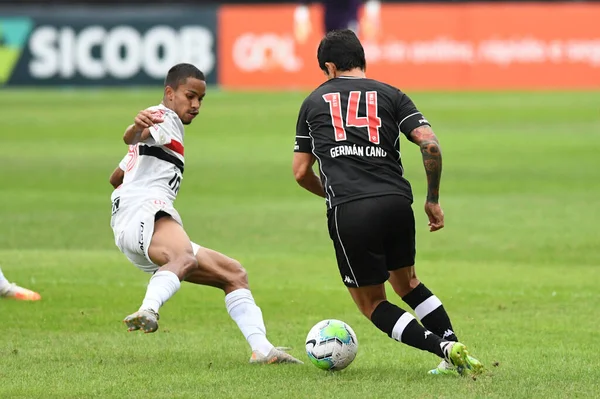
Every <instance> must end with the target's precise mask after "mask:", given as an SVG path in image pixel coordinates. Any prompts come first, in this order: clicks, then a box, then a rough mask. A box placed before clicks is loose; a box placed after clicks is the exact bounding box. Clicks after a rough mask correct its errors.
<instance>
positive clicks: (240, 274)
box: [227, 259, 248, 289]
mask: <svg viewBox="0 0 600 399" xmlns="http://www.w3.org/2000/svg"><path fill="white" fill-rule="evenodd" d="M228 270H230V272H229V273H228V276H227V285H228V286H229V288H230V289H240V288H248V272H246V269H245V268H244V267H243V266H242V264H241V263H240V262H238V261H237V260H235V259H232V260H231V264H230V265H229V267H228Z"/></svg>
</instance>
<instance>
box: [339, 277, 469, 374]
mask: <svg viewBox="0 0 600 399" xmlns="http://www.w3.org/2000/svg"><path fill="white" fill-rule="evenodd" d="M348 290H349V291H350V294H351V295H352V299H354V302H355V303H356V305H357V306H358V308H359V309H360V310H361V312H362V313H363V314H364V315H365V316H366V317H367V318H369V319H370V320H371V322H372V323H373V324H374V325H375V326H376V327H377V328H379V329H380V330H381V331H383V332H384V333H386V334H387V335H388V336H389V337H390V338H392V339H394V340H396V341H399V342H402V343H404V344H407V345H409V346H412V347H414V348H417V349H421V350H424V351H428V352H431V353H433V354H435V355H437V356H439V357H440V358H441V359H442V360H445V361H447V362H449V363H450V364H452V365H453V366H454V367H456V370H457V371H458V372H459V373H461V374H464V373H466V372H467V371H468V370H469V360H468V351H467V348H466V347H465V346H464V345H463V344H461V343H459V342H453V341H448V340H446V339H443V338H441V337H439V336H438V335H436V334H434V333H432V332H431V331H428V330H426V329H425V328H424V327H423V326H421V325H420V324H419V323H418V322H417V320H416V319H415V318H414V317H413V316H412V315H411V314H410V313H408V312H406V311H405V310H403V309H400V308H399V307H398V306H396V305H394V304H392V303H390V302H388V301H387V299H386V295H385V287H384V285H383V284H379V285H372V286H366V287H360V288H351V287H349V288H348Z"/></svg>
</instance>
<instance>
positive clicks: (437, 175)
mask: <svg viewBox="0 0 600 399" xmlns="http://www.w3.org/2000/svg"><path fill="white" fill-rule="evenodd" d="M410 141H412V142H413V143H415V144H416V145H418V146H419V147H420V148H421V154H422V155H423V165H424V166H425V173H426V174H427V201H426V202H425V213H427V216H428V217H429V230H430V231H437V230H440V229H441V228H443V227H444V212H443V211H442V208H441V207H440V205H439V195H440V181H441V178H442V150H441V148H440V143H439V140H438V138H437V136H436V135H435V133H434V132H433V130H432V129H431V127H430V126H419V127H417V128H416V129H414V130H413V131H412V132H411V133H410Z"/></svg>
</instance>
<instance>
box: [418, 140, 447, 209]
mask: <svg viewBox="0 0 600 399" xmlns="http://www.w3.org/2000/svg"><path fill="white" fill-rule="evenodd" d="M421 153H422V154H423V165H425V173H426V174H427V201H428V202H438V199H439V196H440V179H441V177H442V154H441V152H440V146H439V144H438V143H437V142H436V141H426V142H424V143H421Z"/></svg>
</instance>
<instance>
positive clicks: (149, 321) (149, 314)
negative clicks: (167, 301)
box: [123, 309, 159, 333]
mask: <svg viewBox="0 0 600 399" xmlns="http://www.w3.org/2000/svg"><path fill="white" fill-rule="evenodd" d="M158 319H159V316H158V313H156V312H155V311H154V310H152V309H144V310H139V311H137V312H135V313H133V314H130V315H129V316H127V317H126V318H125V320H123V323H125V324H126V325H127V331H136V330H142V331H143V332H144V333H153V332H154V331H156V330H158Z"/></svg>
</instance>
